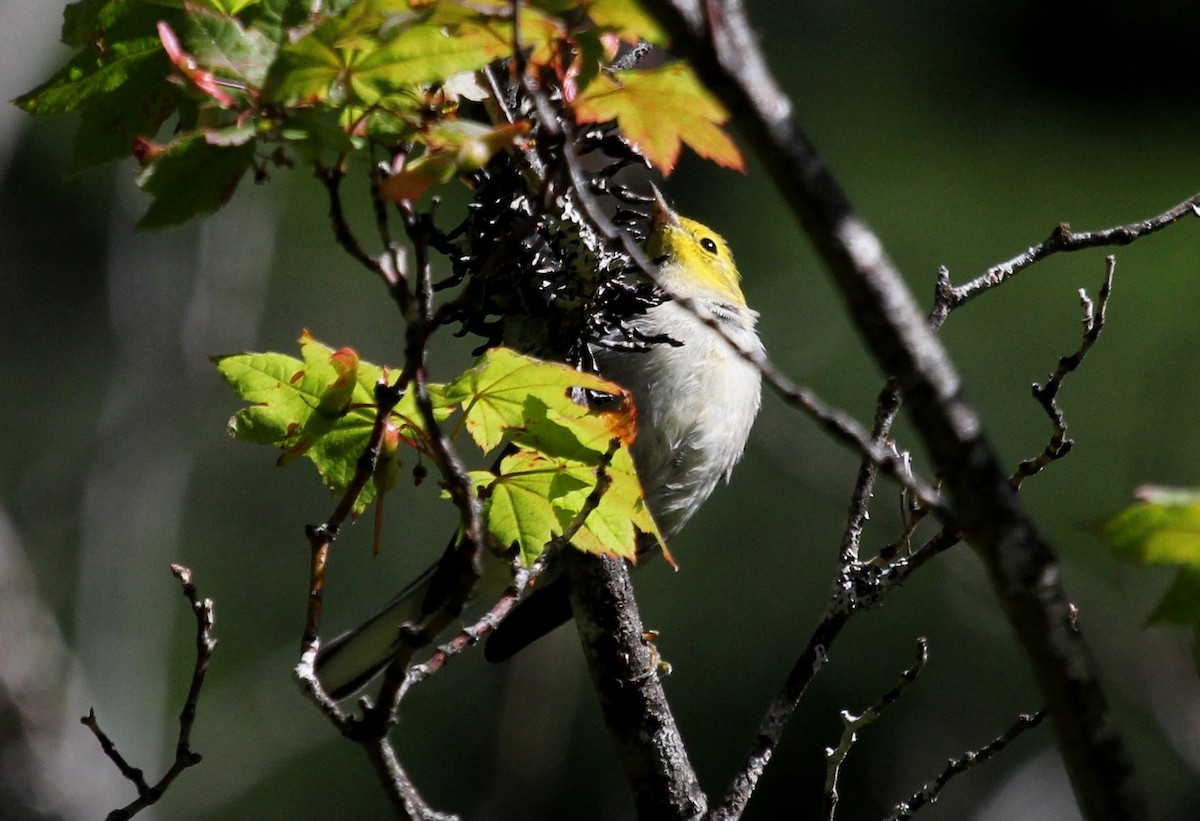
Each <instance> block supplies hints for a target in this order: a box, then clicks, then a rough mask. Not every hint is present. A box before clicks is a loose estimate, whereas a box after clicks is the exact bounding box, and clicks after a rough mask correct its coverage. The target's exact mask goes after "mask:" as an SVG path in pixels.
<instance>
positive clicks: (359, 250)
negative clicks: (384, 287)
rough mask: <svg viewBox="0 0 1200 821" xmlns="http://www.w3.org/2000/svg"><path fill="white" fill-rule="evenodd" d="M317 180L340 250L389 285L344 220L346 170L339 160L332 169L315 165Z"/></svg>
mask: <svg viewBox="0 0 1200 821" xmlns="http://www.w3.org/2000/svg"><path fill="white" fill-rule="evenodd" d="M316 174H317V179H319V180H320V181H321V182H322V184H324V186H325V190H326V192H328V194H329V220H330V222H332V223H333V236H334V239H336V240H337V244H338V245H340V246H342V249H343V250H344V251H345V252H346V253H347V254H349V255H350V256H351V257H353V258H354V259H355V260H357V261H358V262H359V263H361V264H362V266H363V267H364V268H366V269H367V270H368V271H370V272H371V273H373V274H375V275H376V276H378V277H379V278H380V279H382V280H383V281H384V283H386V284H388V285H390V284H391V282H390V277H389V276H388V272H387V270H386V269H385V268H384V267H383V266H382V265H381V264H380V263H379V260H377V259H376V258H375V257H373V256H371V255H370V254H368V253H367V252H366V251H365V250H364V249H363V247H362V244H361V243H360V242H359V241H358V237H356V236H355V235H354V231H353V230H351V228H350V223H349V222H348V221H347V220H346V212H345V209H343V207H342V180H343V179H345V177H346V169H345V168H344V167H343V165H342V162H341V161H340V160H339V161H338V162H336V163H334V165H333V166H332V167H326V166H324V165H322V164H320V163H317V164H316Z"/></svg>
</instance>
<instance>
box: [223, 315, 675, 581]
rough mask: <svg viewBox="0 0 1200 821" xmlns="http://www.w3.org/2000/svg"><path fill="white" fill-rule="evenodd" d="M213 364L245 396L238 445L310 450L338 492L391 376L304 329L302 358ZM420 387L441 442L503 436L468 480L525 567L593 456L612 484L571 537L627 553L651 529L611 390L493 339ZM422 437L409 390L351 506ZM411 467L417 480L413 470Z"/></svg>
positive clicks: (625, 407)
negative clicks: (486, 465) (469, 363)
mask: <svg viewBox="0 0 1200 821" xmlns="http://www.w3.org/2000/svg"><path fill="white" fill-rule="evenodd" d="M214 361H215V363H216V365H217V368H218V370H219V371H220V372H221V375H222V376H223V377H224V378H225V380H226V382H228V383H229V385H230V387H232V388H233V389H234V391H235V392H236V393H237V394H238V396H240V397H241V398H242V399H243V400H245V401H246V402H249V403H251V404H250V405H249V406H247V407H245V408H243V409H242V410H240V411H238V412H237V413H236V414H235V415H234V416H233V417H232V418H231V419H230V420H229V431H230V433H231V434H232V435H233V436H234V437H235V438H237V439H238V440H240V441H243V442H249V443H252V444H268V445H274V446H276V447H280V448H283V449H284V453H283V455H282V456H281V457H280V463H281V464H286V463H288V462H290V461H292V460H293V459H295V458H298V457H300V456H302V455H303V456H305V457H307V458H308V459H310V460H311V461H312V463H313V464H314V465H315V466H316V468H317V471H318V472H319V473H320V475H321V477H322V479H323V480H324V482H325V484H326V486H327V487H328V488H329V489H330V490H331V491H333V492H334V493H335V494H339V495H340V494H342V493H345V492H346V490H347V488H348V487H349V486H350V483H351V480H352V479H353V477H354V474H355V469H356V465H357V463H358V459H359V457H360V456H361V455H362V453H363V452H364V451H365V450H366V448H367V446H368V443H369V440H370V436H371V430H372V427H373V425H374V422H375V418H376V415H377V413H378V408H377V406H376V404H375V399H374V396H375V386H376V385H378V384H380V383H381V382H383V383H387V382H388V381H389V379H391V376H390V372H389V369H388V368H385V367H380V366H378V365H373V364H371V363H369V362H366V361H363V360H362V359H360V358H359V357H358V355H357V353H355V352H354V351H353V349H351V348H339V349H338V350H336V351H335V350H333V349H331V348H330V347H328V346H326V345H323V344H321V343H320V342H318V341H316V340H315V339H313V338H312V337H311V336H310V335H309V334H308V333H307V332H306V333H304V334H303V335H302V336H301V337H300V358H299V359H296V358H294V357H291V356H286V355H284V354H279V353H243V354H235V355H231V356H222V357H217V358H215V359H214ZM428 390H429V395H430V398H431V400H432V403H433V407H434V416H435V418H436V419H437V421H438V423H439V426H441V427H446V428H449V429H450V430H451V432H450V433H449V434H447V436H448V438H449V439H451V440H453V439H454V438H456V437H457V435H458V434H459V433H460V432H461V431H463V430H465V431H466V433H467V434H468V435H469V437H470V439H471V440H472V441H474V443H475V444H476V445H477V446H478V447H479V450H480V451H481V453H483V454H488V453H491V452H493V451H496V450H497V449H498V448H500V447H501V446H504V450H503V456H502V458H501V459H500V460H499V464H498V466H497V468H496V469H495V470H475V471H472V472H471V474H470V476H471V481H472V483H473V484H474V486H475V489H476V492H478V493H479V494H480V496H481V497H482V498H483V499H484V505H483V515H484V521H485V524H486V526H487V528H488V532H489V533H490V534H491V536H492V538H493V539H495V541H496V542H497V543H498V544H499V545H501V546H503V547H506V548H510V549H513V550H515V551H516V552H517V553H518V555H519V556H520V558H521V560H522V561H523V562H525V563H526V564H531V563H532V562H534V561H535V560H536V559H537V558H538V556H540V555H541V553H542V551H543V550H544V548H545V546H546V544H547V543H548V542H550V541H551V540H552V539H554V538H555V537H556V536H558V535H560V534H562V532H563V531H564V530H565V529H566V528H567V527H568V526H569V525H570V524H571V523H572V522H573V521H574V520H575V518H576V517H577V516H578V515H579V514H580V511H581V510H583V509H584V506H585V503H586V501H587V499H588V496H589V495H590V494H591V492H592V490H593V488H594V487H595V486H596V483H597V481H598V468H599V466H600V465H601V463H602V462H607V464H606V467H605V471H606V473H607V475H608V477H609V479H610V481H611V484H610V485H609V487H608V488H607V490H606V491H605V492H604V494H603V495H602V496H601V497H600V499H599V504H598V505H597V506H596V507H595V508H594V509H593V510H591V512H590V513H589V514H588V516H587V518H586V519H585V520H584V522H583V525H582V527H580V529H579V530H578V531H577V532H576V534H575V536H574V538H573V540H572V544H574V545H575V546H576V547H577V548H579V549H581V550H586V551H590V552H596V553H605V554H610V555H619V556H623V557H625V558H628V559H631V560H633V559H635V558H636V543H637V534H638V533H639V532H641V533H648V534H651V535H653V536H654V537H655V538H659V537H658V531H657V528H656V527H655V525H654V522H653V521H652V519H651V518H650V514H649V512H648V511H647V510H646V507H645V504H644V503H643V501H642V493H641V486H640V485H639V484H638V480H637V476H636V474H635V472H634V468H633V461H632V459H631V457H630V455H629V448H628V446H629V444H630V442H631V441H632V439H633V435H634V416H633V410H632V405H631V403H630V402H629V400H628V396H627V395H625V394H623V392H622V389H621V388H620V387H619V386H617V385H615V384H613V383H611V382H607V381H605V380H603V379H601V378H599V377H597V376H594V375H592V374H586V373H581V372H580V371H577V370H574V369H573V368H569V367H567V366H566V365H561V364H557V363H553V362H542V361H539V360H537V359H533V358H531V357H527V356H522V355H520V354H517V353H514V352H512V351H510V350H507V349H504V348H496V349H492V350H489V351H488V352H487V353H485V354H484V355H483V356H482V357H481V358H480V359H479V360H478V362H476V363H475V365H474V366H473V367H472V368H470V369H468V370H467V371H466V372H465V373H463V374H462V375H461V376H460V377H459V378H458V379H456V380H454V381H453V382H451V383H449V384H436V383H430V384H429V385H428ZM580 390H583V391H590V392H594V393H597V394H602V395H608V396H609V397H610V398H612V401H610V402H607V403H605V405H604V408H603V409H597V408H596V407H589V406H585V405H582V404H579V403H578V402H575V401H573V399H572V394H573V392H576V391H580ZM617 398H619V400H620V401H617ZM442 423H445V424H444V425H443V424H442ZM431 435H434V434H432V433H431V432H430V431H429V429H428V427H427V425H426V424H425V422H424V421H423V418H422V415H421V413H420V412H419V411H418V408H417V405H416V400H415V398H414V396H413V392H412V391H408V392H407V393H406V394H405V395H404V396H403V397H402V398H401V400H400V402H399V404H398V405H397V406H396V407H395V408H394V409H393V410H392V411H391V413H390V414H389V417H388V419H387V421H386V427H385V435H384V443H383V447H382V448H381V450H382V453H381V456H380V459H379V463H378V465H377V467H376V470H375V473H374V475H373V477H372V481H371V482H370V483H369V484H368V485H367V486H366V487H365V488H364V489H363V491H362V492H361V493H360V494H359V496H358V498H357V500H356V501H355V504H354V513H355V514H356V515H358V514H361V513H362V512H363V511H364V510H365V509H366V508H367V506H368V505H370V504H371V502H372V501H374V500H375V499H376V498H378V497H380V496H381V495H382V494H383V493H386V492H387V491H388V490H389V489H391V487H392V486H393V485H394V484H395V481H396V476H397V473H398V471H399V467H400V463H401V460H402V459H403V458H404V454H405V453H406V452H409V453H415V454H416V457H417V459H418V460H420V459H421V458H422V455H428V454H430V452H431V447H432V445H431V442H430V436H431ZM614 439H616V440H617V446H616V449H615V450H614V451H612V452H611V454H610V452H609V448H610V444H611V443H612V442H613V440H614ZM402 446H404V447H403V448H402ZM405 448H406V449H407V451H406V450H405ZM414 475H415V476H416V477H417V478H418V481H419V479H420V477H421V475H422V472H421V471H417V472H415V474H414ZM660 541H661V539H660Z"/></svg>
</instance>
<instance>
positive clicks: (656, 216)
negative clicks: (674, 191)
mask: <svg viewBox="0 0 1200 821" xmlns="http://www.w3.org/2000/svg"><path fill="white" fill-rule="evenodd" d="M650 192H651V194H653V195H654V201H653V202H651V203H650V209H651V210H650V222H651V226H652V227H653V228H658V227H659V226H660V225H667V224H669V223H673V222H678V218H677V217H676V216H675V212H674V211H672V210H671V206H669V205H667V200H666V198H665V197H663V195H662V192H661V191H659V190H658V186H657V185H655V184H654V183H650Z"/></svg>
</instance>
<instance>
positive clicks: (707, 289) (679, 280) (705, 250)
mask: <svg viewBox="0 0 1200 821" xmlns="http://www.w3.org/2000/svg"><path fill="white" fill-rule="evenodd" d="M646 254H647V256H649V257H650V259H651V260H653V261H654V262H655V264H657V265H658V278H659V280H660V281H661V283H662V284H663V285H664V286H666V287H667V288H668V289H669V290H671V291H673V292H675V293H678V294H680V295H682V296H687V297H692V298H701V299H703V298H710V299H718V300H720V301H722V302H728V303H730V304H732V305H736V306H738V307H739V308H744V307H746V297H745V296H744V295H743V294H742V288H741V279H742V277H741V274H739V273H738V269H737V266H736V265H734V263H733V252H731V251H730V250H729V246H728V245H727V244H726V243H725V240H724V239H722V238H721V235H720V234H717V233H716V232H715V231H713V230H711V229H710V228H708V226H705V225H701V224H700V223H698V222H696V221H695V220H690V219H687V218H686V217H681V216H679V215H678V214H676V213H675V212H674V211H672V210H671V209H670V208H669V207H668V206H667V204H666V202H665V201H664V200H663V198H662V195H661V194H660V193H659V192H658V189H657V188H656V189H654V205H653V214H652V218H651V224H650V236H649V237H648V238H647V240H646Z"/></svg>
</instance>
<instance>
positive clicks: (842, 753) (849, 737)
mask: <svg viewBox="0 0 1200 821" xmlns="http://www.w3.org/2000/svg"><path fill="white" fill-rule="evenodd" d="M928 660H929V642H928V641H926V639H925V638H924V637H921V638H919V639H917V659H916V661H915V662H913V665H912V667H909V668H908V669H907V670H905V671H904V672H903V673H902V674H901V675H900V680H899V681H897V682H896V686H895V687H893V688H892V689H890V690H888V691H887V692H886V693H884V694H883V696H881V697H880V699H879V701H877V702H875V703H874V704H872V705H871V706H870V707H868V708H867V709H866V710H863V711H862V712H861V713H859V714H858V715H854V714H853V713H851V712H850V711H849V710H842V737H841V739H839V741H838V745H837V746H836V747H826V748H825V758H826V759H827V761H826V763H825V806H826V808H827V809H828V811H829V812H828V817H829V821H833V819H834V817H835V816H836V814H837V805H838V775H839V773H840V772H841V769H842V764H843V763H845V761H846V756H848V755H849V754H850V748H851V747H853V746H854V744H855V742H856V741H858V733H859V732H860V731H861V730H863V729H864V728H865V727H867V725H869V724H871V723H873V722H874V721H875V719H877V718H879V716H881V715H882V714H883V711H884V710H886V709H887V708H888V707H890V706H891V705H893V704H895V703H896V701H897V699H899V698H900V696H901V694H903V692H904V690H905V689H906V688H907V687H908V685H910V684H912V683H913V682H914V681H916V680H917V676H919V675H921V671H922V670H924V669H925V663H926V662H927V661H928Z"/></svg>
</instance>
